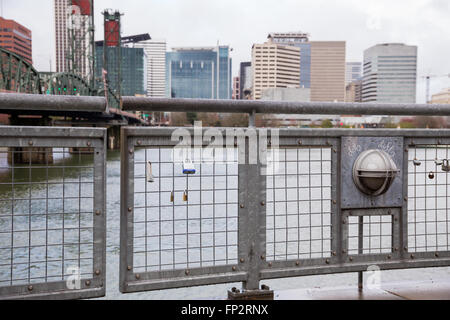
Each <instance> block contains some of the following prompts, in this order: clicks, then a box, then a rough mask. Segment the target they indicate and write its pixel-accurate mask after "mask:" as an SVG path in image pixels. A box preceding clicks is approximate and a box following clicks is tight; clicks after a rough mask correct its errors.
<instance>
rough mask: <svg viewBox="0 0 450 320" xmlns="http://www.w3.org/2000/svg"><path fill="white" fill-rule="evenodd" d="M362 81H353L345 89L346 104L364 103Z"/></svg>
mask: <svg viewBox="0 0 450 320" xmlns="http://www.w3.org/2000/svg"><path fill="white" fill-rule="evenodd" d="M361 90H362V80H356V81H352V82H350V83H349V84H347V86H346V87H345V102H362V99H361Z"/></svg>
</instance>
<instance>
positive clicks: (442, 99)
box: [431, 88, 450, 104]
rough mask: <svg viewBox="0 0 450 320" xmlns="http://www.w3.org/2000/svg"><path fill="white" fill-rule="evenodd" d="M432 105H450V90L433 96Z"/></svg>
mask: <svg viewBox="0 0 450 320" xmlns="http://www.w3.org/2000/svg"><path fill="white" fill-rule="evenodd" d="M431 103H433V104H450V88H447V89H444V90H442V91H441V92H439V93H436V94H433V95H432V96H431Z"/></svg>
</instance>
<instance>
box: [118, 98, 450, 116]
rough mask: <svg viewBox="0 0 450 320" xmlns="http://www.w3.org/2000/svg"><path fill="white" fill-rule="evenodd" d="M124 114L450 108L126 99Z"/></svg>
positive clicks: (413, 112)
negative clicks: (141, 112)
mask: <svg viewBox="0 0 450 320" xmlns="http://www.w3.org/2000/svg"><path fill="white" fill-rule="evenodd" d="M122 105H123V110H128V111H155V112H217V113H248V114H252V113H259V114H263V113H265V114H323V115H409V116H419V115H429V116H449V115H450V104H408V103H398V104H395V103H348V102H290V101H261V100H212V99H168V98H145V97H122Z"/></svg>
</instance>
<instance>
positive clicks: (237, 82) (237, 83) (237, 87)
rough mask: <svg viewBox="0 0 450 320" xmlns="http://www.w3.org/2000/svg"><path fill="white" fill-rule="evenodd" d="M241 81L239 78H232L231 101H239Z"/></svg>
mask: <svg viewBox="0 0 450 320" xmlns="http://www.w3.org/2000/svg"><path fill="white" fill-rule="evenodd" d="M240 90H241V81H240V78H239V77H234V78H233V96H232V97H231V99H233V100H239V99H241V91H240Z"/></svg>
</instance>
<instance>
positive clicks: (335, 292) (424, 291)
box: [275, 279, 450, 300]
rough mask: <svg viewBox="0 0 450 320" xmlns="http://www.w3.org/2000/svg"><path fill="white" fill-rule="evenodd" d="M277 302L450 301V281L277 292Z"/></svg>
mask: <svg viewBox="0 0 450 320" xmlns="http://www.w3.org/2000/svg"><path fill="white" fill-rule="evenodd" d="M275 300H450V279H448V280H445V281H442V280H441V281H422V282H399V283H392V284H390V283H386V284H384V283H383V284H382V285H381V288H380V289H372V290H370V289H364V290H363V291H362V292H359V290H358V288H354V287H339V288H315V289H300V290H286V291H277V292H275Z"/></svg>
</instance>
